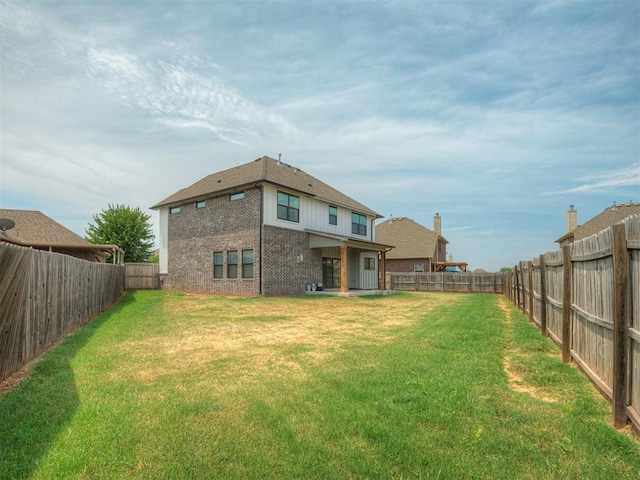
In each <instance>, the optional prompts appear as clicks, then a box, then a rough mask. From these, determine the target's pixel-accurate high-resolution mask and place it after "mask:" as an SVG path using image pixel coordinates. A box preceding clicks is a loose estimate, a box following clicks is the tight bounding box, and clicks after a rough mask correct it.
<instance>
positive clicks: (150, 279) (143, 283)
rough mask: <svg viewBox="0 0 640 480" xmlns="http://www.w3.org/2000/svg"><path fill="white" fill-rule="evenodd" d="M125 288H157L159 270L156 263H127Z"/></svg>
mask: <svg viewBox="0 0 640 480" xmlns="http://www.w3.org/2000/svg"><path fill="white" fill-rule="evenodd" d="M125 266H126V270H127V282H126V287H127V290H132V289H136V290H155V289H157V288H159V277H158V273H159V271H160V269H159V267H160V266H159V265H158V264H157V263H127V264H126V265H125Z"/></svg>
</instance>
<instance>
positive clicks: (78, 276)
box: [0, 243, 125, 381]
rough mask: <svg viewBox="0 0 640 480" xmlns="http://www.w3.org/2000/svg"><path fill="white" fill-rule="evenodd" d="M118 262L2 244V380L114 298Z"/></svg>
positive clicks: (120, 287) (120, 277)
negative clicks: (102, 261)
mask: <svg viewBox="0 0 640 480" xmlns="http://www.w3.org/2000/svg"><path fill="white" fill-rule="evenodd" d="M124 281H125V271H124V267H123V266H120V265H109V264H101V263H94V262H88V261H86V260H80V259H78V258H73V257H70V256H68V255H62V254H58V253H51V252H46V251H41V250H35V249H31V248H25V247H20V246H16V245H11V244H8V243H0V381H2V380H3V379H5V378H7V377H8V376H10V375H11V374H12V373H14V372H15V371H17V370H18V369H19V368H20V367H21V366H22V365H24V364H26V363H28V362H29V361H31V360H33V359H35V358H36V357H37V356H38V355H40V354H41V353H42V352H43V351H44V350H46V349H47V348H49V347H50V346H51V345H53V344H55V343H56V342H58V341H60V340H61V339H62V338H63V337H64V336H65V335H67V334H68V333H70V332H72V331H74V330H76V329H77V328H78V327H80V326H81V325H83V324H84V323H85V322H87V321H88V320H90V319H91V318H92V317H94V316H96V315H98V314H99V313H100V312H102V311H103V310H105V309H106V308H107V307H108V306H109V305H111V304H112V303H113V302H115V301H116V300H117V299H118V298H119V297H120V295H121V294H122V292H123V291H124V286H125V284H124Z"/></svg>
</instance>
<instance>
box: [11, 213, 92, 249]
mask: <svg viewBox="0 0 640 480" xmlns="http://www.w3.org/2000/svg"><path fill="white" fill-rule="evenodd" d="M0 218H6V219H9V220H13V221H14V222H15V224H16V226H15V227H13V228H12V229H11V230H7V234H6V236H7V237H9V238H10V239H12V240H17V241H19V242H21V243H26V244H39V245H40V244H47V245H67V246H68V245H91V243H89V242H88V241H87V240H85V239H84V238H82V237H81V236H80V235H78V234H76V233H73V232H72V231H71V230H69V229H68V228H66V227H64V226H63V225H60V224H59V223H58V222H56V221H55V220H52V219H51V218H49V217H47V216H46V215H45V214H44V213H42V212H39V211H37V210H9V209H4V208H3V209H0ZM0 234H1V233H0Z"/></svg>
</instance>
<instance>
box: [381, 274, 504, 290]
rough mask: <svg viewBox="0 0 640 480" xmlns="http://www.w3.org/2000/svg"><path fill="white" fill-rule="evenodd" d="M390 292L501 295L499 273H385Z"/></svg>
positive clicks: (501, 282)
mask: <svg viewBox="0 0 640 480" xmlns="http://www.w3.org/2000/svg"><path fill="white" fill-rule="evenodd" d="M386 285H387V288H389V289H391V290H411V291H416V292H473V293H477V292H484V293H503V280H502V274H501V273H465V272H455V273H449V272H433V273H395V272H387V273H386Z"/></svg>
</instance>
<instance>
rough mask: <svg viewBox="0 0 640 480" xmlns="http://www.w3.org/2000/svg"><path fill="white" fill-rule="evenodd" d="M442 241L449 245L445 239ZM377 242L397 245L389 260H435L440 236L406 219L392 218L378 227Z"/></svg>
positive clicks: (389, 253)
mask: <svg viewBox="0 0 640 480" xmlns="http://www.w3.org/2000/svg"><path fill="white" fill-rule="evenodd" d="M440 238H442V241H444V242H445V243H447V241H446V240H445V239H444V238H443V237H440ZM376 242H380V243H385V244H388V245H395V248H394V249H393V250H391V251H390V252H388V253H387V257H386V258H388V259H391V260H393V259H403V258H433V257H434V256H435V253H436V246H437V244H438V234H437V233H436V232H434V231H433V230H429V229H428V228H427V227H423V226H422V225H420V224H419V223H416V222H415V221H413V220H411V219H410V218H406V217H399V218H391V219H389V220H386V221H384V222H382V223H380V224H378V225H376Z"/></svg>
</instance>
